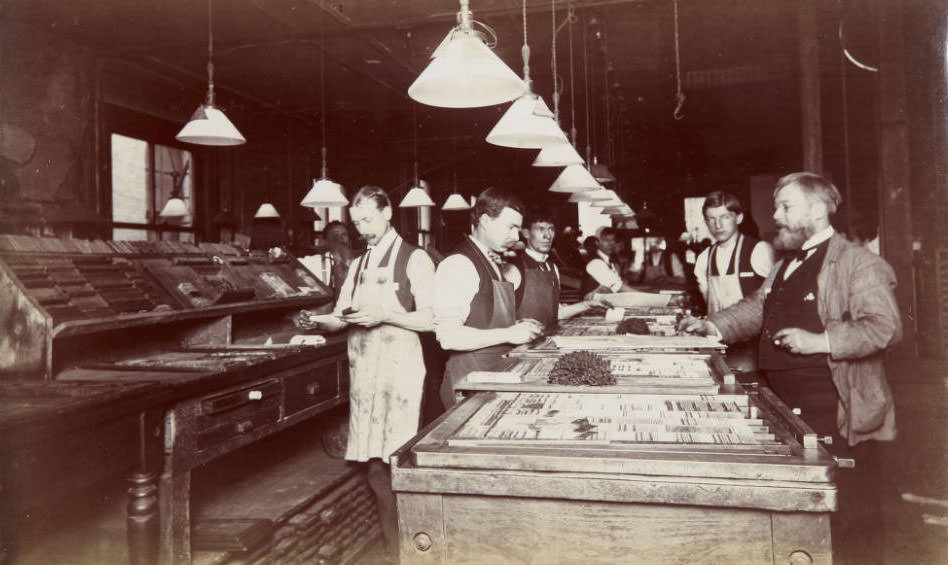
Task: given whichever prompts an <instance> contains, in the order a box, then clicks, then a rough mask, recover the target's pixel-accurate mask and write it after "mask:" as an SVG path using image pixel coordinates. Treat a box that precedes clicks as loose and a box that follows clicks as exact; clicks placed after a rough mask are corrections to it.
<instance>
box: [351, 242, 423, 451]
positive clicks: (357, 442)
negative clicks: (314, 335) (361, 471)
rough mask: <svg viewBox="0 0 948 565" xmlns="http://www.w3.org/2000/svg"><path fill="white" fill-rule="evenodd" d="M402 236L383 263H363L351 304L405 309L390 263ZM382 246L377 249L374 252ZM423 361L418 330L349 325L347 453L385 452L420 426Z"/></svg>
mask: <svg viewBox="0 0 948 565" xmlns="http://www.w3.org/2000/svg"><path fill="white" fill-rule="evenodd" d="M401 243H402V239H401V238H400V237H397V238H395V241H394V243H393V244H392V252H391V254H389V260H388V265H387V266H382V265H380V266H379V267H374V268H366V269H364V270H363V271H362V273H361V276H359V278H360V279H361V281H355V289H354V291H353V297H352V307H353V308H355V309H356V310H358V309H360V308H361V307H363V306H367V305H378V306H381V307H382V308H385V309H390V310H396V311H399V312H405V308H404V307H403V306H402V305H401V303H400V302H399V301H398V298H397V297H396V295H395V289H396V288H397V287H396V286H395V284H396V283H395V282H394V278H395V277H394V268H395V259H396V257H397V256H398V250H399V248H400V247H401ZM381 251H383V250H381V249H376V250H375V252H381ZM424 378H425V362H424V358H423V357H422V352H421V342H420V341H419V339H418V334H417V333H415V332H413V331H411V330H406V329H404V328H400V327H396V326H393V325H390V324H380V325H378V326H375V327H374V328H363V327H360V326H351V327H350V328H349V379H350V383H351V384H350V389H349V443H348V445H347V446H346V459H348V460H350V461H368V460H369V459H371V458H373V457H380V458H381V459H382V460H383V461H385V462H386V463H387V462H388V458H389V455H391V454H392V452H393V451H395V450H396V449H398V448H399V447H401V446H402V444H404V443H405V442H407V441H408V440H409V439H411V438H412V437H414V435H415V434H416V433H417V432H418V418H419V412H420V410H421V395H422V388H423V385H424Z"/></svg>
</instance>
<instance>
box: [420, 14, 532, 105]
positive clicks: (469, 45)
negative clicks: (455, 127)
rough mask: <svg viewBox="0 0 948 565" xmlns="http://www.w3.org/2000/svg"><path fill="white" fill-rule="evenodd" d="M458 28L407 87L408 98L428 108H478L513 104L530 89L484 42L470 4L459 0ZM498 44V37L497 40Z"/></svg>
mask: <svg viewBox="0 0 948 565" xmlns="http://www.w3.org/2000/svg"><path fill="white" fill-rule="evenodd" d="M460 5H461V9H460V11H459V12H458V25H457V26H455V27H453V28H452V29H451V31H449V32H448V35H447V36H445V38H444V40H443V41H441V44H440V45H438V47H437V48H436V49H435V50H434V52H433V53H432V54H431V62H430V63H429V64H428V67H427V68H425V70H424V71H422V72H421V74H420V75H418V78H416V79H415V82H413V83H412V85H411V86H410V87H408V96H410V97H411V98H412V99H413V100H416V101H418V102H421V103H422V104H427V105H429V106H439V107H442V108H477V107H480V106H493V105H494V104H502V103H504V102H510V101H511V100H513V99H515V98H517V97H519V96H520V95H522V94H523V93H524V92H525V91H526V90H527V85H526V84H524V82H523V80H521V78H520V77H518V76H517V74H516V73H514V72H513V71H512V70H511V69H510V67H508V66H507V65H506V64H505V63H504V62H503V61H502V60H501V59H500V57H498V56H497V55H496V54H495V53H494V52H493V51H491V48H490V47H489V46H488V45H487V44H486V43H485V42H484V34H483V33H481V32H480V31H477V30H475V29H474V24H475V23H477V24H479V25H480V26H481V27H483V28H484V29H485V30H486V31H488V32H489V33H490V34H491V35H494V32H493V30H492V29H490V28H489V27H487V26H486V25H484V24H482V23H480V22H475V21H474V15H473V14H472V13H471V8H470V0H460ZM494 42H496V36H494Z"/></svg>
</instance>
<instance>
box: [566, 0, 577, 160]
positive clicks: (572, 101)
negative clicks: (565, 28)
mask: <svg viewBox="0 0 948 565" xmlns="http://www.w3.org/2000/svg"><path fill="white" fill-rule="evenodd" d="M566 18H567V20H568V21H569V110H570V116H571V119H572V124H570V130H569V133H570V141H572V142H573V148H575V147H576V83H575V75H576V73H574V72H573V3H572V2H570V3H569V4H568V6H567V9H566Z"/></svg>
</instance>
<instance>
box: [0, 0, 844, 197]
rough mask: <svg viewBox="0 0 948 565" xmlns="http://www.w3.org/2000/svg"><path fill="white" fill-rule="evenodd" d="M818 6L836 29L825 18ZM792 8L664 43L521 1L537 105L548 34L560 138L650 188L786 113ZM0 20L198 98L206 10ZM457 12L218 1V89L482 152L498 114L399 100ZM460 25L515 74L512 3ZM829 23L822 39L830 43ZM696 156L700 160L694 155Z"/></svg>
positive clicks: (706, 3) (97, 2) (693, 24)
mask: <svg viewBox="0 0 948 565" xmlns="http://www.w3.org/2000/svg"><path fill="white" fill-rule="evenodd" d="M554 4H555V8H556V10H555V20H554V19H552V18H551V13H552V8H553V6H554ZM822 4H823V5H824V8H822V9H823V11H824V12H825V11H827V10H828V13H829V15H831V16H833V15H834V13H833V10H835V7H834V6H833V4H834V3H829V2H825V3H822ZM827 5H828V6H827ZM797 6H798V4H797V2H796V1H795V0H680V1H679V2H678V5H677V7H678V11H679V15H678V18H677V29H678V33H677V41H676V18H675V9H676V3H675V2H674V1H673V0H573V1H572V2H567V1H566V0H557V1H555V3H554V2H553V1H546V0H545V1H536V0H527V14H528V15H527V34H528V43H529V45H530V47H531V58H530V63H531V75H532V77H533V79H534V90H535V91H536V92H537V93H539V94H540V95H542V96H543V97H544V99H545V100H546V101H547V103H548V104H549V105H550V106H551V107H552V106H553V103H552V91H553V80H552V76H553V73H552V63H553V57H552V56H551V54H552V52H553V50H552V46H553V38H554V32H553V28H554V25H555V26H556V27H557V28H558V32H557V33H556V34H555V41H556V65H557V70H558V72H557V74H558V75H559V83H560V87H561V93H562V94H561V96H562V98H561V100H562V102H561V108H560V110H561V124H562V125H563V127H564V129H566V130H567V131H568V130H569V126H570V125H571V124H575V126H576V128H577V134H578V138H577V145H578V146H579V148H580V149H581V150H582V149H584V146H585V145H587V144H588V145H589V146H590V148H591V150H592V152H593V153H595V154H597V155H599V156H601V157H602V159H603V160H606V161H613V163H614V166H615V167H617V168H618V169H620V171H621V170H622V169H623V168H624V169H625V170H626V173H627V174H626V175H625V177H626V180H625V182H626V183H627V185H629V186H632V187H633V189H635V187H636V186H642V185H643V184H646V183H654V179H655V178H656V175H660V174H661V175H666V174H672V175H678V176H680V173H682V171H683V170H684V169H687V168H688V166H684V167H683V160H685V161H688V162H689V163H691V162H692V161H694V160H695V159H697V161H696V162H701V161H702V160H704V161H709V160H711V159H712V158H713V157H715V156H717V155H718V154H719V153H722V152H723V153H725V154H731V155H741V154H744V153H746V152H748V151H754V150H755V149H754V147H753V146H754V145H755V143H756V141H755V140H756V139H757V138H756V135H757V134H756V133H754V132H756V131H757V130H759V129H760V128H761V126H762V125H765V126H766V125H767V124H769V121H772V120H774V119H776V118H775V114H781V113H783V114H785V113H786V112H784V110H785V109H784V108H783V106H784V105H785V101H783V102H781V101H779V100H782V98H781V97H789V99H790V101H793V100H795V94H794V89H795V85H793V84H792V83H790V82H788V72H791V71H792V69H794V68H795V61H796V48H797V47H796V45H797V40H796V20H797V16H796V11H797ZM2 9H3V18H4V19H5V20H7V21H13V22H20V23H28V24H31V25H35V26H38V27H41V28H43V29H49V30H51V31H55V32H57V33H60V34H63V35H65V36H67V37H71V38H73V39H74V40H75V41H77V42H79V43H82V44H85V45H90V46H94V47H96V48H98V49H100V50H101V51H102V52H104V53H109V54H111V55H114V56H116V57H121V58H123V59H130V60H135V61H139V62H141V63H142V64H146V65H151V66H154V67H155V68H158V69H160V70H162V72H165V73H167V74H169V75H173V76H175V77H177V78H178V79H179V80H182V81H187V82H190V83H193V85H194V86H195V89H196V92H200V91H201V89H202V85H203V81H204V80H205V77H206V70H205V68H206V67H205V65H206V62H207V40H208V26H207V24H208V5H207V3H206V2H204V1H201V0H5V1H4V3H3V8H2ZM457 9H458V4H457V2H456V1H454V0H411V1H407V0H331V1H327V0H217V1H216V2H214V3H213V45H214V57H213V61H214V69H215V71H214V72H215V86H216V89H217V90H218V91H219V92H224V93H227V94H228V95H230V96H232V97H234V98H236V99H239V100H245V101H247V103H248V104H250V103H262V104H266V105H267V106H269V107H271V108H274V109H276V110H278V111H280V112H281V113H285V114H288V115H292V116H295V117H298V118H300V119H303V120H307V121H312V122H313V123H318V120H319V118H320V112H321V110H320V108H321V105H322V102H323V100H325V105H326V110H327V115H328V116H330V117H331V119H332V120H333V122H335V123H338V122H339V121H341V118H339V117H338V116H345V115H350V116H354V118H353V119H359V117H364V116H376V117H378V116H379V115H382V116H385V117H386V119H396V120H401V121H402V122H403V123H405V124H411V120H412V119H417V120H418V122H419V124H422V128H421V130H420V131H421V132H422V133H421V134H420V137H421V142H422V143H428V144H429V146H431V145H434V147H432V148H431V149H432V150H434V151H437V150H438V148H439V147H443V146H444V145H445V144H444V143H441V142H442V141H443V140H446V139H458V138H465V139H467V138H469V139H474V140H482V139H483V136H484V135H485V134H486V133H487V131H488V130H489V129H490V127H491V126H492V125H493V123H494V122H496V120H497V118H498V117H499V116H500V113H501V112H502V111H503V109H504V107H503V106H497V107H492V108H486V109H480V110H445V109H438V108H430V107H427V106H422V105H418V106H417V108H414V106H415V105H414V104H413V103H412V102H411V100H410V99H409V98H408V97H407V94H406V93H407V89H408V86H409V85H410V84H411V82H412V81H413V80H414V78H415V77H416V76H417V75H418V73H419V72H420V71H421V70H422V69H423V68H424V67H425V65H426V64H427V61H428V57H429V56H430V54H431V51H432V50H433V48H434V47H435V46H437V44H438V43H439V42H440V41H441V40H442V39H443V37H444V36H445V34H446V33H447V32H448V30H449V29H450V27H451V26H452V25H453V24H454V21H455V18H456V12H457ZM471 9H472V11H473V13H474V18H475V20H478V21H480V22H483V23H484V24H486V25H488V26H490V27H491V28H492V29H493V30H494V31H495V32H496V35H497V44H496V47H495V51H496V52H497V53H498V54H499V55H500V56H501V58H502V59H503V60H504V61H506V62H507V63H508V65H510V66H511V68H513V69H514V70H515V71H517V72H518V73H519V72H520V71H521V69H522V60H521V55H520V51H521V45H522V44H523V35H524V29H523V18H522V9H523V5H522V3H521V2H519V1H517V0H472V2H471ZM568 13H572V14H573V17H572V18H569V17H568ZM832 20H833V18H832V17H831V18H828V21H829V23H828V24H827V29H826V30H824V31H825V33H824V35H828V36H830V37H831V36H832V33H833V32H834V27H833V26H834V24H833V21H832ZM571 36H572V41H571V39H570V38H571ZM571 43H572V47H571ZM676 47H677V53H676ZM676 54H677V59H678V60H679V61H680V64H679V65H678V66H677V67H676ZM832 56H833V57H835V56H836V55H835V54H834V55H832ZM323 63H325V66H323ZM321 74H322V75H323V76H325V98H324V99H323V98H322V95H323V91H322V90H321V88H320V86H321V81H320V76H321ZM679 83H680V85H681V88H682V90H683V92H684V93H685V95H686V96H687V98H686V99H685V102H684V104H683V106H682V107H681V109H680V115H681V116H683V118H684V119H681V120H677V119H675V117H674V116H673V114H674V112H675V108H676V98H675V94H676V90H677V88H678V84H679ZM586 92H588V93H589V97H588V98H587V97H586V96H585V94H586ZM788 92H789V93H788ZM735 93H737V95H735ZM606 94H608V96H607V95H606ZM761 100H770V101H771V102H770V103H768V104H763V103H761ZM774 100H778V102H776V106H774V103H773V102H772V101H774ZM574 101H575V103H574ZM187 105H188V106H190V102H189V103H188V104H187ZM775 108H776V109H777V112H775V111H774V110H775ZM413 109H414V110H416V111H417V118H413V117H412V115H413ZM587 112H588V114H589V115H590V116H591V118H590V121H589V122H588V124H587V120H586V115H587ZM790 114H791V115H792V114H793V112H790ZM774 127H778V126H774ZM402 131H405V132H406V134H405V136H404V139H402V140H401V141H403V142H407V141H410V140H411V136H410V135H409V134H410V131H411V128H404V129H403V130H402ZM778 131H782V130H780V128H779V127H778ZM745 132H750V133H749V134H748V136H745V135H744V133H745ZM478 142H479V143H482V142H480V141H478ZM696 144H697V145H700V146H701V147H702V149H701V151H700V152H701V155H695V151H696V150H695V145H696ZM405 145H406V146H410V143H405ZM630 155H631V157H630ZM643 167H644V168H646V169H647V170H648V171H649V172H647V173H644V172H642V171H641V169H642V168H643ZM656 171H658V172H656ZM662 171H664V172H662ZM622 181H623V177H622V176H621V175H620V182H622ZM669 182H670V183H671V182H672V181H669ZM674 183H675V184H680V178H679V179H677V180H675V181H674Z"/></svg>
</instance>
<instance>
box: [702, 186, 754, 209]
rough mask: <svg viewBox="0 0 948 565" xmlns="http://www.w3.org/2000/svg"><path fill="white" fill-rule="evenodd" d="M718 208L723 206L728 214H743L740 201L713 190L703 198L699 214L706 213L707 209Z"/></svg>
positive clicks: (720, 191) (732, 196)
mask: <svg viewBox="0 0 948 565" xmlns="http://www.w3.org/2000/svg"><path fill="white" fill-rule="evenodd" d="M719 206H724V207H725V208H727V209H728V211H729V212H734V213H735V214H743V213H744V206H743V205H742V204H741V199H740V198H738V197H737V196H734V195H733V194H731V193H730V192H724V191H723V190H715V191H714V192H711V193H708V195H707V196H705V197H704V204H702V205H701V213H702V214H704V213H705V212H707V211H708V208H717V207H719Z"/></svg>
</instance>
